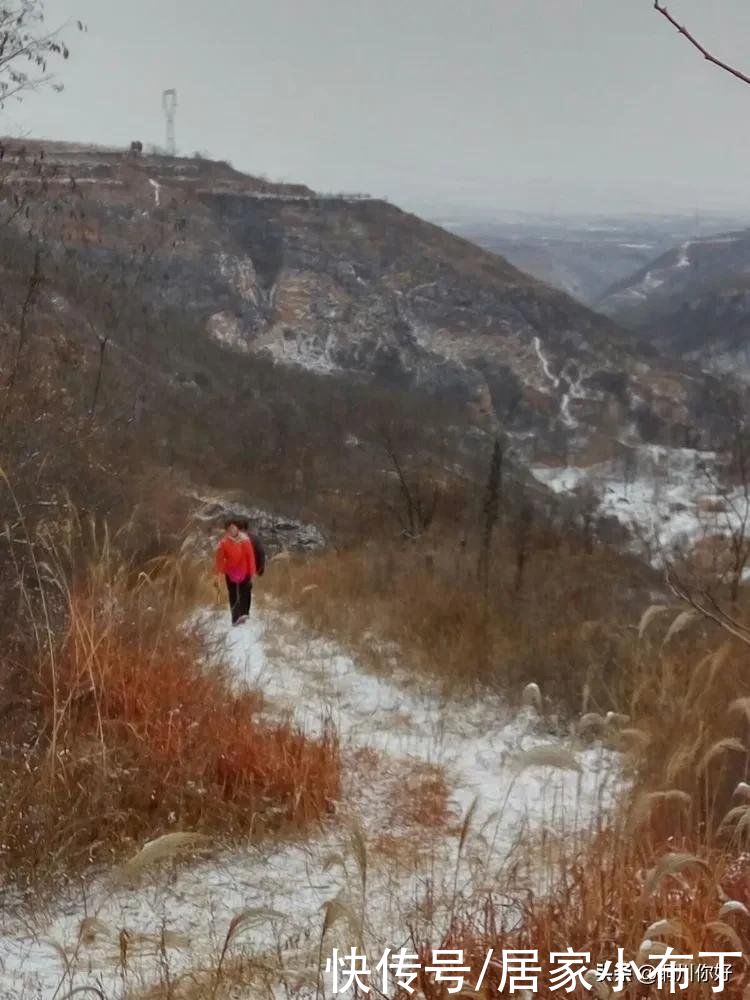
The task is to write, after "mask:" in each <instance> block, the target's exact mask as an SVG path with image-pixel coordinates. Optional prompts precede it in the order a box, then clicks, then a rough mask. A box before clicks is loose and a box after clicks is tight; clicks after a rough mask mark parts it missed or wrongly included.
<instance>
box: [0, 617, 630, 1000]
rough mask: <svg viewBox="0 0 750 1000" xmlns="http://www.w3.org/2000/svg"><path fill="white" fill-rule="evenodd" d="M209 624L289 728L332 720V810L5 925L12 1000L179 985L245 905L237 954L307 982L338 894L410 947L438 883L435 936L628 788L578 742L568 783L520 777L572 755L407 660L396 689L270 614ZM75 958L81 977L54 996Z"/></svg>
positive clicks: (6, 996) (524, 720) (91, 890)
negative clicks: (174, 980)
mask: <svg viewBox="0 0 750 1000" xmlns="http://www.w3.org/2000/svg"><path fill="white" fill-rule="evenodd" d="M202 623H203V625H204V626H205V629H206V633H207V635H208V636H209V639H210V642H211V647H212V649H211V655H215V656H220V657H222V658H223V659H224V660H225V661H227V662H229V663H230V664H231V665H232V667H233V669H234V671H235V673H236V676H237V678H238V681H239V682H246V683H249V684H251V685H253V686H255V687H258V688H260V689H261V690H263V692H264V694H265V696H266V698H267V704H268V709H267V710H268V711H269V712H270V713H272V714H273V715H275V716H279V715H284V716H290V717H292V718H294V719H295V720H296V721H297V722H298V724H299V725H301V726H302V727H303V728H304V729H305V730H306V731H307V732H309V733H310V734H315V733H316V732H318V731H320V728H321V726H322V725H323V724H324V719H326V718H332V719H333V721H334V723H335V724H336V726H337V729H338V732H339V735H340V739H341V747H342V755H343V762H344V794H343V796H342V801H341V803H340V804H339V806H338V808H337V811H336V814H335V815H334V816H332V817H331V819H330V821H329V822H328V824H327V825H326V827H325V828H324V829H321V830H320V831H319V832H318V833H317V834H316V835H312V836H311V837H310V839H308V840H306V841H304V842H298V843H291V844H290V843H286V844H278V843H277V844H270V845H263V846H258V845H249V844H248V845H243V846H240V847H237V846H234V847H232V848H229V847H225V848H224V849H221V848H217V849H216V850H215V851H213V852H212V856H211V857H210V858H206V859H205V860H202V861H199V862H197V863H194V864H192V865H191V866H190V867H186V868H182V869H179V870H177V871H172V872H169V873H165V874H162V875H156V876H154V877H153V880H152V881H151V882H150V883H149V884H148V886H146V887H143V888H140V889H138V890H137V891H136V890H133V889H129V890H126V889H123V888H117V887H115V886H113V884H112V883H111V882H110V881H109V880H108V878H107V876H106V875H105V874H102V875H99V876H97V877H96V878H95V879H93V880H92V882H91V884H90V885H88V886H87V887H86V892H85V898H84V893H83V892H82V891H81V890H79V891H77V892H76V891H73V890H71V893H70V895H69V897H68V898H66V899H64V900H61V901H60V902H59V904H58V906H57V908H56V910H55V912H53V913H52V914H39V915H36V916H35V918H34V920H33V921H32V922H30V923H21V922H20V921H19V920H18V919H12V920H11V919H10V918H6V919H5V922H4V925H3V926H2V927H0V998H2V1000H10V998H13V1000H26V998H32V997H33V998H37V997H39V998H47V997H50V998H51V997H54V996H57V997H61V996H63V995H64V994H65V993H66V991H67V990H69V989H70V988H71V987H72V986H79V985H82V984H86V983H88V984H91V983H100V984H101V985H102V987H103V989H104V991H105V994H106V996H107V998H108V1000H112V998H115V997H117V998H119V997H125V996H132V995H133V992H132V991H133V990H137V988H138V987H139V986H142V985H145V984H148V983H154V982H159V981H160V979H162V980H163V978H164V976H165V975H166V974H167V972H166V971H165V970H166V969H168V970H169V975H175V974H176V973H178V972H180V971H184V970H186V969H193V970H195V969H200V968H206V967H210V965H211V963H212V961H214V962H215V960H216V956H217V955H218V953H219V951H220V950H221V943H222V941H223V938H224V935H225V934H226V930H227V927H228V925H229V922H230V920H231V919H232V917H234V916H235V915H236V914H238V913H240V912H241V911H243V910H247V909H248V908H251V909H253V910H256V911H257V912H256V913H255V915H254V916H253V917H252V919H251V921H250V923H251V927H250V928H248V929H247V931H246V932H245V933H244V934H243V935H241V936H240V938H239V940H238V941H237V942H235V944H234V945H233V952H236V951H237V950H238V949H245V950H246V951H247V952H252V953H254V954H258V953H262V952H264V951H269V950H271V949H272V950H273V951H274V952H275V953H277V954H283V956H284V964H285V966H287V967H290V966H291V967H293V968H295V969H296V970H297V972H298V973H300V974H304V973H308V974H309V973H310V972H311V971H312V970H313V969H314V967H315V965H316V961H315V959H316V950H315V949H316V947H317V939H318V937H319V934H320V928H321V924H322V919H323V916H322V913H321V907H323V905H324V904H325V903H326V902H327V901H329V900H332V899H334V898H335V897H337V896H339V897H340V898H341V897H342V894H343V895H344V896H346V898H347V899H349V900H350V901H351V903H352V907H353V908H354V909H358V910H361V912H362V913H365V912H366V914H367V917H366V920H365V931H366V935H367V940H368V942H369V943H370V944H372V945H373V946H379V947H380V949H381V951H382V948H384V947H386V946H396V947H398V946H400V944H401V942H402V938H403V934H404V928H405V927H406V926H407V924H411V925H414V924H415V923H419V922H420V921H422V923H423V922H424V920H425V919H426V917H425V915H424V911H423V909H422V896H423V894H424V892H425V885H429V893H430V898H431V915H430V917H429V919H430V920H431V921H433V922H434V926H435V927H436V928H437V929H439V928H440V926H441V920H443V919H444V918H445V916H446V914H447V908H448V907H449V906H450V899H449V897H450V896H452V895H453V894H454V892H455V891H456V887H458V891H459V892H460V893H461V894H462V895H463V896H464V897H466V896H470V895H471V892H472V890H473V889H474V888H477V887H479V886H481V885H485V886H486V885H487V884H488V880H497V879H498V878H502V877H503V868H504V864H505V862H506V859H507V857H508V855H509V854H510V853H511V852H512V851H513V850H514V849H515V848H516V846H517V844H518V842H519V841H520V840H521V839H523V838H524V837H526V838H529V837H533V834H534V833H535V832H541V831H542V830H545V831H552V833H553V834H554V835H556V836H559V837H567V838H569V837H571V836H572V835H573V834H574V833H575V832H576V831H581V830H583V829H585V828H586V827H587V826H588V824H589V823H591V822H593V821H595V820H596V818H597V817H601V814H602V810H603V809H605V810H606V808H607V807H608V806H609V805H610V804H611V801H612V797H613V796H614V795H615V794H616V792H617V787H616V786H617V784H618V782H619V777H618V772H617V762H616V759H615V758H614V756H613V755H612V754H611V753H610V752H608V751H606V750H604V749H603V748H601V747H599V746H596V747H589V748H585V749H584V748H580V747H575V746H573V745H570V746H567V747H566V748H565V749H566V750H567V751H568V752H569V753H568V756H569V761H568V762H569V764H570V768H569V769H565V770H563V769H561V768H559V767H551V766H548V765H547V766H540V765H534V766H527V767H519V758H518V754H519V753H521V752H523V751H526V750H528V749H529V748H531V747H536V746H539V745H540V744H545V745H547V744H552V745H553V746H554V747H558V748H559V747H561V743H560V741H559V740H553V739H552V738H551V737H546V738H545V737H542V736H540V735H539V734H538V733H537V734H536V735H535V733H534V729H535V721H534V719H533V718H531V717H530V716H528V715H522V716H521V717H515V718H512V717H511V716H510V714H509V712H508V710H507V708H506V707H505V706H504V705H503V704H502V703H501V702H500V701H494V700H488V699H485V700H483V701H481V702H474V703H470V704H466V703H461V704H459V703H455V702H452V703H450V704H446V703H443V702H441V701H440V699H438V698H437V697H436V696H435V695H433V694H430V693H429V692H425V691H424V680H423V679H422V680H420V679H419V678H417V677H415V676H411V675H409V674H408V672H406V671H405V670H404V668H403V666H400V665H399V664H398V663H397V656H396V653H397V651H395V650H394V651H393V658H394V664H393V673H392V675H391V676H389V677H387V678H386V677H382V676H375V675H374V674H372V673H368V672H367V671H365V670H364V669H362V668H361V667H360V666H359V665H358V664H357V663H356V662H355V661H354V660H353V659H352V658H350V657H349V656H347V655H346V654H345V653H344V652H343V651H342V650H341V649H340V648H339V647H337V646H336V644H335V643H332V642H331V641H329V640H327V639H325V638H321V637H318V636H315V635H314V634H312V633H310V632H309V631H308V630H307V629H305V628H304V627H303V626H302V625H301V624H300V622H299V621H298V620H297V619H296V618H295V617H294V616H293V615H290V614H287V613H283V612H281V611H279V610H277V609H274V608H269V607H266V608H265V609H262V610H261V611H258V610H255V611H254V613H253V619H252V621H251V623H250V624H249V625H248V626H244V627H241V628H238V629H235V630H231V629H228V628H227V622H226V620H225V616H224V615H223V614H219V613H216V612H205V613H203V615H202ZM436 774H441V775H444V778H445V781H446V783H447V786H448V789H449V794H450V800H451V808H450V809H449V816H448V817H446V818H445V819H444V820H443V821H441V822H440V823H438V824H437V825H436V826H430V825H429V821H425V820H420V819H419V818H416V819H415V818H414V817H413V816H411V817H410V816H408V815H406V813H408V811H409V810H408V805H409V802H410V799H411V798H412V797H413V796H415V795H418V792H419V787H420V782H422V781H424V780H425V779H426V778H427V779H434V777H435V775H436ZM476 796H479V803H478V807H477V810H476V813H475V816H474V820H473V822H472V832H471V836H470V837H469V838H468V839H467V846H466V849H465V852H464V853H465V863H464V864H462V865H461V866H460V869H459V872H458V873H457V872H456V850H457V833H458V828H459V826H460V823H461V819H462V817H463V816H464V815H465V814H466V811H467V810H468V808H469V806H470V805H471V803H472V802H473V801H474V799H475V797H476ZM405 807H406V808H405ZM404 810H405V811H404ZM353 826H355V827H356V828H358V829H361V830H362V832H363V834H364V839H365V841H366V843H367V850H368V864H367V867H368V878H367V887H366V899H362V890H361V882H360V878H359V873H358V868H357V863H356V861H355V859H354V857H353V855H352V851H351V843H352V834H351V830H352V828H353ZM355 854H356V852H355ZM496 884H497V883H496ZM84 917H88V918H95V920H96V922H95V923H92V921H91V920H89V921H88V923H87V925H86V927H87V929H88V930H89V931H92V930H93V933H92V934H91V936H92V937H93V939H94V940H93V941H86V943H84V941H83V939H82V938H81V933H80V928H81V920H82V919H83V918H84ZM123 928H125V929H127V931H128V934H129V945H128V947H129V954H130V959H129V963H128V968H127V971H126V972H125V973H123V970H122V968H121V966H120V962H119V955H120V951H119V942H120V940H121V938H120V935H121V931H122V929H123ZM442 929H445V925H444V924H443V925H442ZM163 931H166V932H167V939H168V947H167V948H166V951H165V954H162V949H161V948H160V947H159V940H160V936H161V934H162V932H163ZM399 935H400V936H399ZM352 943H353V942H349V945H351V944H352ZM342 945H343V946H347V945H346V942H342ZM63 954H64V955H65V959H64V960H63ZM165 956H166V957H165ZM64 962H65V963H67V966H68V975H67V977H66V978H65V985H64V986H63V987H62V988H61V989H60V991H59V993H57V994H56V993H55V990H56V989H57V987H58V986H59V984H60V983H61V979H62V978H63V972H64V968H63V966H64ZM128 990H130V991H131V992H130V993H128ZM250 995H251V994H250V993H248V994H247V996H248V997H249V996H250ZM238 996H239V994H238Z"/></svg>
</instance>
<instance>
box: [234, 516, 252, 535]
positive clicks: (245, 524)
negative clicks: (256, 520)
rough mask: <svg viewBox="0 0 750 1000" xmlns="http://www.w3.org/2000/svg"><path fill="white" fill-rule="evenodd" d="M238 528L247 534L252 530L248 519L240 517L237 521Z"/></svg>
mask: <svg viewBox="0 0 750 1000" xmlns="http://www.w3.org/2000/svg"><path fill="white" fill-rule="evenodd" d="M236 524H237V527H238V528H239V529H240V531H244V532H245V534H247V532H248V531H249V530H250V522H249V521H248V519H247V518H246V517H238V518H237V520H236Z"/></svg>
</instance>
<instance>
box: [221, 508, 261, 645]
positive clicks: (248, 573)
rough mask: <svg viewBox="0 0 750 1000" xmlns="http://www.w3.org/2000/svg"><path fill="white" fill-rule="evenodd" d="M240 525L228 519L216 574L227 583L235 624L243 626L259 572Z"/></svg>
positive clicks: (240, 523) (240, 521) (237, 519)
mask: <svg viewBox="0 0 750 1000" xmlns="http://www.w3.org/2000/svg"><path fill="white" fill-rule="evenodd" d="M241 525H242V520H241V519H240V518H235V517H230V518H227V520H226V521H225V522H224V535H223V537H222V539H221V541H220V542H219V545H218V547H217V549H216V573H217V574H218V575H220V576H223V577H224V579H225V580H226V584H227V595H228V597H229V611H230V613H231V616H232V625H241V624H242V623H243V622H246V621H247V619H248V617H249V615H250V600H251V595H252V584H253V577H254V576H255V575H256V573H257V566H256V562H255V550H254V549H253V545H252V543H251V541H250V539H249V538H248V536H247V535H246V534H245V533H244V532H243V531H242V530H241Z"/></svg>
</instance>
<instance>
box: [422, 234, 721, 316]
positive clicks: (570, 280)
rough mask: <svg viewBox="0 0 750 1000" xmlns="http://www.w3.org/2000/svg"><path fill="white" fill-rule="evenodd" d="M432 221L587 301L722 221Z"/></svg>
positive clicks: (586, 302) (591, 301) (588, 302)
mask: <svg viewBox="0 0 750 1000" xmlns="http://www.w3.org/2000/svg"><path fill="white" fill-rule="evenodd" d="M436 221H438V222H441V224H443V225H444V226H445V227H446V228H447V229H450V230H451V231H452V232H455V233H457V234H458V235H461V236H464V237H466V238H467V239H470V240H472V241H473V242H475V243H477V244H479V246H482V247H484V248H485V249H487V250H491V251H492V252H493V253H497V254H500V255H502V256H503V257H506V258H507V259H508V260H509V261H510V262H511V263H512V264H515V266H516V267H518V268H520V269H521V270H523V271H526V272H528V273H529V274H532V275H533V276H534V277H536V278H539V279H540V280H541V281H544V282H546V283H547V284H550V285H552V286H554V287H555V288H560V289H561V290H562V291H565V292H567V293H568V294H569V295H572V296H573V297H574V298H576V299H578V300H579V301H580V302H583V303H585V304H587V305H594V304H595V303H596V302H597V301H598V300H599V299H600V298H601V297H602V296H603V295H604V294H605V293H606V292H607V291H608V290H609V289H610V288H611V287H612V286H614V285H616V284H617V283H619V282H621V281H624V280H625V279H628V278H630V277H631V276H632V275H633V274H634V273H636V272H638V271H639V270H641V268H643V267H645V265H647V264H648V263H649V261H651V260H653V259H654V258H656V257H658V256H659V255H660V254H662V253H664V252H666V251H667V250H669V249H670V248H671V247H673V246H674V245H675V244H676V243H681V242H684V241H685V240H687V239H688V238H690V239H693V238H696V237H699V236H702V235H705V234H707V233H714V232H716V229H717V227H721V226H725V225H726V220H724V219H720V218H714V217H709V216H704V217H697V216H633V217H623V218H620V217H613V218H594V217H592V218H587V217H585V216H584V217H576V216H572V217H566V216H550V217H546V216H530V215H518V216H512V215H509V216H508V217H505V218H498V219H493V218H489V219H483V220H476V219H474V220H460V219H446V220H445V221H443V220H441V219H440V217H439V216H438V217H437V218H436Z"/></svg>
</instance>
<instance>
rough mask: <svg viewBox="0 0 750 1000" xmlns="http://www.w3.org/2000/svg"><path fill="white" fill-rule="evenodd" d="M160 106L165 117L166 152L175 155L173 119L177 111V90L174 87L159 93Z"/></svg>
mask: <svg viewBox="0 0 750 1000" xmlns="http://www.w3.org/2000/svg"><path fill="white" fill-rule="evenodd" d="M161 106H162V107H163V108H164V114H165V116H166V119H167V154H168V155H169V156H175V154H176V153H177V144H176V142H175V135H174V119H175V115H176V113H177V91H176V90H174V89H171V90H165V91H164V92H163V94H162V95H161Z"/></svg>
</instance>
